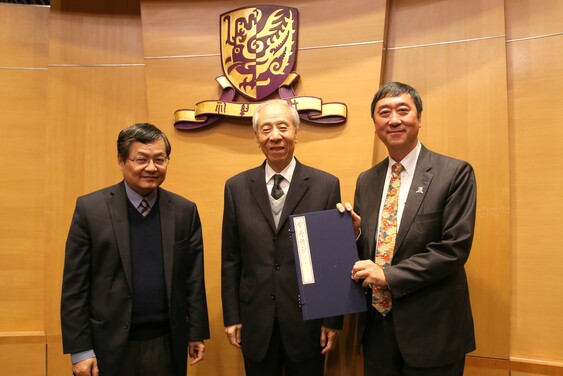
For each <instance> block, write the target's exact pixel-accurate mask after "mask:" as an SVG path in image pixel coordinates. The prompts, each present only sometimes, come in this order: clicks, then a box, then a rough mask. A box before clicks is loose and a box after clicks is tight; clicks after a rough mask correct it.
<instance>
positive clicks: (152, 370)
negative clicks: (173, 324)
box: [119, 334, 188, 376]
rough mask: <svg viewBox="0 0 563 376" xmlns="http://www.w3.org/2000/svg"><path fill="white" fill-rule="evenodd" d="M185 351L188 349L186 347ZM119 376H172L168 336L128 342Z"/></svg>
mask: <svg viewBox="0 0 563 376" xmlns="http://www.w3.org/2000/svg"><path fill="white" fill-rule="evenodd" d="M186 351H188V348H187V347H186ZM119 375H120V376H173V375H174V364H173V361H172V351H171V348H170V335H169V334H165V335H162V336H159V337H156V338H151V339H147V340H131V339H130V340H129V341H127V349H126V351H125V358H124V359H123V365H122V367H121V372H120V373H119Z"/></svg>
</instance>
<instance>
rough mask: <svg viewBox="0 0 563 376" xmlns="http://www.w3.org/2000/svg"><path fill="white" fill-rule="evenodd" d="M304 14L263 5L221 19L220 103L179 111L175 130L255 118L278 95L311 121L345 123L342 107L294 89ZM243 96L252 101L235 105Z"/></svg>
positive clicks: (239, 10) (292, 9) (237, 10)
mask: <svg viewBox="0 0 563 376" xmlns="http://www.w3.org/2000/svg"><path fill="white" fill-rule="evenodd" d="M298 19H299V12H298V11H297V9H296V8H290V7H285V6H278V5H260V6H250V7H246V8H240V9H235V10H232V11H230V12H227V13H224V14H222V15H221V16H220V28H221V65H222V68H223V73H224V75H223V76H220V77H217V78H216V80H217V82H218V83H219V85H220V86H221V88H222V94H221V96H220V98H219V99H218V100H206V101H203V102H199V103H197V104H196V108H195V109H194V110H185V109H180V110H177V111H176V112H175V114H174V116H175V122H174V126H175V127H176V128H177V129H183V130H189V129H197V128H202V127H205V126H208V125H210V124H212V123H215V122H216V121H218V120H220V119H221V118H223V117H224V116H231V117H243V118H251V117H252V115H253V114H254V111H255V110H256V108H258V106H259V105H260V104H261V103H262V102H261V101H263V100H266V99H269V97H270V96H272V95H273V94H274V93H275V92H276V91H277V92H278V95H279V97H280V98H282V99H286V100H287V101H288V102H289V103H290V104H291V105H293V106H295V108H296V109H297V111H298V112H299V116H300V117H301V118H302V119H304V120H307V121H310V122H314V123H323V124H338V123H343V122H344V121H346V116H347V108H346V105H345V104H343V103H323V101H322V99H320V98H317V97H298V96H296V94H295V92H294V90H293V87H292V85H293V84H294V83H295V82H296V81H297V79H298V78H299V75H298V74H297V73H296V72H294V71H293V67H294V64H295V59H296V56H297V35H298V33H297V30H298ZM237 93H238V94H241V95H242V96H244V97H245V99H247V100H249V102H236V101H234V100H235V97H236V95H237Z"/></svg>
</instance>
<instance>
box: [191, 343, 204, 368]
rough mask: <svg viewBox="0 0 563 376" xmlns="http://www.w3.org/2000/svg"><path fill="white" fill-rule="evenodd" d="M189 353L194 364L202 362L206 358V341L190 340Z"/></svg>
mask: <svg viewBox="0 0 563 376" xmlns="http://www.w3.org/2000/svg"><path fill="white" fill-rule="evenodd" d="M188 355H189V356H190V358H192V359H193V360H192V362H191V363H190V364H191V365H192V366H193V365H194V364H198V363H199V362H202V361H203V359H204V358H205V343H203V341H193V342H192V341H190V342H188Z"/></svg>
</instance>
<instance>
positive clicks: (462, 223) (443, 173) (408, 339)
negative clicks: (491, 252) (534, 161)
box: [338, 82, 476, 376]
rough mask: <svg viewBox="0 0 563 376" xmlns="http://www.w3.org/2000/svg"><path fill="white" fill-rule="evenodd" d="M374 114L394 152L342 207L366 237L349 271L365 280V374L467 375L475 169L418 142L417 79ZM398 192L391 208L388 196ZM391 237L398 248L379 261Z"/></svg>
mask: <svg viewBox="0 0 563 376" xmlns="http://www.w3.org/2000/svg"><path fill="white" fill-rule="evenodd" d="M371 113H372V118H373V120H374V123H375V131H376V133H377V135H378V137H379V138H380V139H381V140H382V141H383V143H384V144H385V146H386V147H387V150H388V152H389V157H388V158H386V159H385V160H384V161H382V162H381V163H379V164H378V165H376V166H374V167H372V168H371V169H369V170H367V171H365V172H363V173H362V174H361V175H360V176H359V178H358V181H357V185H356V193H355V198H354V199H355V201H354V208H353V211H352V207H351V205H350V204H348V203H346V204H345V205H344V206H342V205H338V207H339V209H340V210H341V211H343V210H344V208H346V209H347V210H350V211H352V216H353V219H354V224H355V228H356V231H357V235H358V236H359V238H358V249H359V254H360V261H358V262H356V264H355V265H354V267H353V270H352V278H353V279H354V280H355V281H362V285H363V286H364V287H366V288H368V289H367V291H368V293H367V294H366V295H367V296H368V306H369V309H368V312H367V313H366V314H363V315H361V317H360V320H359V324H358V326H359V338H360V339H363V346H364V370H365V371H364V372H365V375H377V376H399V375H432V376H440V375H443V376H450V375H462V374H463V368H464V360H465V354H466V353H468V352H470V351H473V350H474V349H475V335H474V330H473V318H472V314H471V306H470V302H469V290H468V285H467V277H466V274H465V269H464V265H465V262H466V261H467V258H468V257H469V251H470V249H471V243H472V240H473V230H474V226H475V206H476V201H475V200H476V183H475V176H474V173H473V169H472V167H471V166H470V165H469V164H468V163H467V162H464V161H460V160H457V159H453V158H449V157H446V156H443V155H439V154H437V153H434V152H432V151H430V150H428V149H426V148H425V147H424V146H423V145H422V144H421V143H420V142H419V141H418V131H419V128H420V127H421V114H422V100H421V99H420V96H419V94H418V92H417V91H416V90H415V89H414V88H412V87H411V86H409V85H406V84H402V83H399V82H391V83H387V84H384V85H383V86H382V87H381V88H380V89H379V91H378V92H377V93H376V94H375V97H374V99H373V101H372V106H371ZM395 163H400V164H401V167H400V168H399V169H398V170H397V174H398V176H397V179H398V180H399V181H400V185H399V187H396V186H395V184H394V183H393V182H392V181H393V180H395V179H394V177H393V176H394V175H395V173H394V172H393V171H392V166H393V165H395ZM398 167H399V166H398ZM401 170H402V171H401ZM388 187H389V188H391V189H389V192H388ZM395 194H398V200H397V201H396V204H397V205H396V206H395V207H397V208H398V210H396V211H395V212H394V213H393V211H392V210H390V209H392V208H393V205H389V206H388V202H391V201H392V200H389V201H388V200H387V199H386V198H387V196H395ZM381 213H385V215H384V216H383V217H384V218H382V214H381ZM360 216H361V217H360ZM393 217H395V219H396V228H393V226H390V225H389V223H390V222H389V219H390V218H393ZM360 229H361V230H360ZM390 234H395V235H392V237H391V238H388V236H389V235H390ZM389 239H392V240H389ZM386 241H387V243H389V241H391V242H394V247H392V248H393V249H394V251H393V252H392V254H391V255H388V256H387V260H383V261H381V260H378V258H380V259H381V258H382V255H383V254H384V251H382V250H384V249H385V243H386ZM391 244H392V243H391ZM374 260H375V262H374ZM386 294H387V295H386ZM385 296H387V297H385Z"/></svg>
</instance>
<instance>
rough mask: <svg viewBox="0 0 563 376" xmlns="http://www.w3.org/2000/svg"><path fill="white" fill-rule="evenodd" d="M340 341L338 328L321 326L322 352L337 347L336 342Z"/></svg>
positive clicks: (324, 352)
mask: <svg viewBox="0 0 563 376" xmlns="http://www.w3.org/2000/svg"><path fill="white" fill-rule="evenodd" d="M337 341H338V330H335V329H330V328H327V327H326V326H321V347H323V350H322V351H321V354H323V355H324V354H326V353H328V352H330V351H332V350H334V348H335V347H336V342H337Z"/></svg>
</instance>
